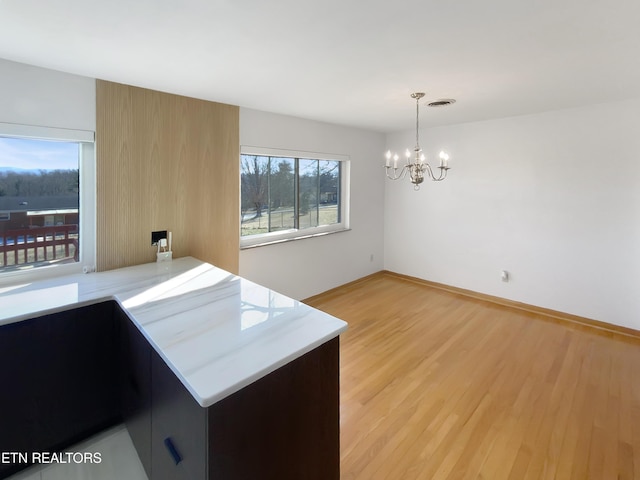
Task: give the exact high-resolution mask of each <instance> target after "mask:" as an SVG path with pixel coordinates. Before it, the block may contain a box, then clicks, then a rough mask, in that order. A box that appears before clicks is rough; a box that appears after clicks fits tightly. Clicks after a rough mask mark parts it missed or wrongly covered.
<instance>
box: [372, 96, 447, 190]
mask: <svg viewBox="0 0 640 480" xmlns="http://www.w3.org/2000/svg"><path fill="white" fill-rule="evenodd" d="M422 97H424V93H422V92H416V93H412V94H411V98H415V100H416V146H415V148H414V149H413V158H412V157H411V152H410V151H409V149H408V148H407V150H406V151H405V153H404V155H405V157H406V159H407V163H406V165H403V166H402V168H400V171H398V170H399V167H398V160H399V159H400V157H399V156H398V154H397V153H395V154H392V153H391V150H388V151H387V154H386V155H385V157H386V159H387V161H386V164H385V167H384V168H385V173H386V174H387V178H390V179H391V180H400V179H402V178H404V177H406V176H407V173H408V174H409V179H410V180H411V183H413V185H414V186H413V188H414V190H420V184H421V183H422V182H423V181H424V177H425V174H426V175H428V177H429V178H430V179H431V180H433V181H434V182H440V181H442V180H444V179H445V178H447V171H448V170H449V169H450V167H449V155H447V154H446V153H445V152H440V166H438V167H437V168H439V169H440V174H439V175H438V176H437V177H436V176H435V175H434V173H433V170H432V169H431V165H429V164H428V163H427V158H426V157H425V155H424V153H422V149H421V148H420V140H419V134H418V128H419V126H420V99H421V98H422ZM453 102H454V100H447V105H448V104H451V103H453ZM438 106H439V105H438Z"/></svg>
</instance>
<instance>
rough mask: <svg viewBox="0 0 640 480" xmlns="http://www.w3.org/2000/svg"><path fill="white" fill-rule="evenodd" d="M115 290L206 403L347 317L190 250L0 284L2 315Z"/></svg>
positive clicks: (34, 312) (16, 317)
mask: <svg viewBox="0 0 640 480" xmlns="http://www.w3.org/2000/svg"><path fill="white" fill-rule="evenodd" d="M108 299H115V300H116V301H117V302H118V303H119V304H120V305H121V306H122V307H123V308H124V310H126V311H127V313H128V314H129V317H131V319H132V320H133V321H134V323H136V325H137V326H138V328H140V330H141V331H142V333H143V334H144V335H145V337H146V338H147V339H148V340H149V342H150V343H151V345H152V346H153V347H154V348H155V350H156V351H157V352H158V354H160V356H162V357H163V358H164V359H165V361H166V362H167V364H168V365H169V367H170V368H171V369H172V370H173V372H174V373H175V374H176V375H177V376H178V377H179V378H180V379H181V381H182V383H183V384H184V385H185V387H186V388H187V389H188V390H189V391H190V392H191V394H192V395H193V397H194V398H195V399H196V401H197V402H198V403H199V404H200V405H202V406H203V407H208V406H210V405H212V404H214V403H216V402H217V401H219V400H221V399H223V398H225V397H227V396H228V395H230V394H232V393H234V392H236V391H238V390H240V389H241V388H243V387H245V386H247V385H249V384H250V383H253V382H254V381H256V380H258V379H259V378H262V377H263V376H265V375H267V374H269V373H271V372H273V371H274V370H276V369H278V368H280V367H282V366H283V365H285V364H287V363H289V362H290V361H292V360H294V359H295V358H298V357H300V356H302V355H304V354H305V353H307V352H309V351H311V350H313V349H314V348H316V347H318V346H320V345H322V344H323V343H325V342H326V341H328V340H330V339H332V338H334V337H336V336H338V335H339V334H340V333H342V332H343V331H344V330H346V328H347V324H346V323H345V322H343V321H342V320H339V319H337V318H335V317H332V316H331V315H328V314H326V313H323V312H320V311H319V310H316V309H314V308H312V307H309V306H308V305H305V304H303V303H301V302H299V301H296V300H293V299H291V298H288V297H286V296H284V295H281V294H279V293H276V292H274V291H272V290H270V289H268V288H266V287H262V286H260V285H257V284H255V283H253V282H250V281H249V280H246V279H243V278H241V277H238V276H236V275H233V274H231V273H229V272H226V271H224V270H221V269H219V268H217V267H214V266H212V265H210V264H207V263H203V262H201V261H199V260H196V259H194V258H191V257H185V258H180V259H176V260H174V261H172V262H165V263H150V264H146V265H138V266H135V267H127V268H122V269H118V270H111V271H108V272H101V273H91V274H86V275H84V274H79V275H69V276H65V277H58V278H53V279H48V280H42V281H38V282H34V283H24V284H16V285H11V286H5V287H0V325H2V324H7V323H12V322H16V321H20V320H24V319H27V318H34V317H37V316H40V315H43V314H47V313H52V312H57V311H64V310H69V309H71V308H75V307H79V306H82V305H87V304H92V303H96V302H99V301H104V300H108Z"/></svg>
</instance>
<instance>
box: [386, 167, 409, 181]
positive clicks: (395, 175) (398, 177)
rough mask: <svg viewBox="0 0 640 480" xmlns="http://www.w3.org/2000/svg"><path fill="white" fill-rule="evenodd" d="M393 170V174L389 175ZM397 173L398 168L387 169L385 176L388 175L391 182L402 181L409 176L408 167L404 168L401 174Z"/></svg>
mask: <svg viewBox="0 0 640 480" xmlns="http://www.w3.org/2000/svg"><path fill="white" fill-rule="evenodd" d="M391 170H393V174H392V175H389V171H391ZM397 171H398V169H397V168H391V167H385V174H386V175H387V178H388V179H389V180H402V179H403V178H404V177H406V176H407V167H406V166H404V167H402V169H401V170H400V173H399V174H398V173H397Z"/></svg>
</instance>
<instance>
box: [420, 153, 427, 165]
mask: <svg viewBox="0 0 640 480" xmlns="http://www.w3.org/2000/svg"><path fill="white" fill-rule="evenodd" d="M426 159H427V157H425V156H424V153H423V154H421V155H420V163H424V162H425V160H426Z"/></svg>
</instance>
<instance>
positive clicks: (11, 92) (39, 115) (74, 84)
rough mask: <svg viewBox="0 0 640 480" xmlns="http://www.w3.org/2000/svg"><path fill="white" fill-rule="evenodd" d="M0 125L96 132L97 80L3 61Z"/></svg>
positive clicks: (0, 80) (1, 60) (0, 75)
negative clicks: (9, 124)
mask: <svg viewBox="0 0 640 480" xmlns="http://www.w3.org/2000/svg"><path fill="white" fill-rule="evenodd" d="M0 122H3V123H17V124H23V125H35V126H44V127H57V128H70V129H75V130H91V131H95V129H96V85H95V80H94V79H93V78H87V77H80V76H77V75H71V74H68V73H62V72H56V71H54V70H48V69H44V68H39V67H34V66H31V65H25V64H22V63H15V62H10V61H8V60H4V59H1V58H0Z"/></svg>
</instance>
